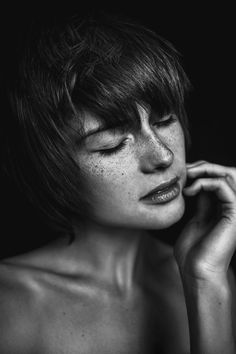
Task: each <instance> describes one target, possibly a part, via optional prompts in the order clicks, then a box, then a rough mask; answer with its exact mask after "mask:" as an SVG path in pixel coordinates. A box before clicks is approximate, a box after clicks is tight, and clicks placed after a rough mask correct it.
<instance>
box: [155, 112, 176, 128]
mask: <svg viewBox="0 0 236 354" xmlns="http://www.w3.org/2000/svg"><path fill="white" fill-rule="evenodd" d="M177 120H178V118H177V116H176V115H175V114H171V115H169V116H167V118H165V117H164V118H161V119H160V120H158V121H157V122H154V123H153V125H154V126H157V127H160V128H161V127H167V126H168V125H170V124H172V123H174V122H176V121H177Z"/></svg>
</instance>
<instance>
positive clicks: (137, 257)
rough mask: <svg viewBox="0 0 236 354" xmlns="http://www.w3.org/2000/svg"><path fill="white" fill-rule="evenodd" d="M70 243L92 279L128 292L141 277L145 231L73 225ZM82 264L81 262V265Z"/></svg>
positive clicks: (93, 225)
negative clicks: (72, 237)
mask: <svg viewBox="0 0 236 354" xmlns="http://www.w3.org/2000/svg"><path fill="white" fill-rule="evenodd" d="M74 233H75V240H74V241H73V243H72V244H71V246H72V247H73V249H74V250H76V253H77V256H76V258H77V259H79V260H80V269H81V264H83V265H84V270H85V271H86V273H89V274H88V275H89V276H91V277H92V278H93V279H96V281H99V282H102V283H103V282H105V283H106V284H109V285H112V286H113V287H115V289H116V290H117V291H119V292H120V293H123V294H127V293H129V292H130V291H131V290H132V289H133V288H134V286H135V285H137V283H139V281H140V279H141V276H142V269H143V256H144V254H145V245H146V243H147V232H146V231H144V230H130V229H117V228H112V227H104V226H101V225H98V224H94V223H92V222H91V223H89V224H87V225H86V226H83V227H81V226H80V227H78V226H76V225H75V226H74ZM81 262H82V263H81Z"/></svg>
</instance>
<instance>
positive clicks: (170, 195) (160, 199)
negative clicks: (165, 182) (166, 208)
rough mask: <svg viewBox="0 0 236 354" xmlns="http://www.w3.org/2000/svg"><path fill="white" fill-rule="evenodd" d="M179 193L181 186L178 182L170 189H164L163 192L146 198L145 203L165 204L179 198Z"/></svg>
mask: <svg viewBox="0 0 236 354" xmlns="http://www.w3.org/2000/svg"><path fill="white" fill-rule="evenodd" d="M179 193H180V186H179V183H178V182H177V183H175V184H172V185H171V186H169V187H168V188H165V189H163V190H162V191H158V192H156V193H153V194H152V195H150V196H149V197H146V198H144V199H143V201H144V202H145V203H147V204H165V203H169V202H170V201H172V200H173V199H175V198H176V197H178V195H179Z"/></svg>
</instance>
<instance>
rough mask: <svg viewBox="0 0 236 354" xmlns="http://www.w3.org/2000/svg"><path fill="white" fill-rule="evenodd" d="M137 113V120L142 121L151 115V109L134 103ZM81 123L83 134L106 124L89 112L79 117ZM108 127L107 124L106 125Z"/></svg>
mask: <svg viewBox="0 0 236 354" xmlns="http://www.w3.org/2000/svg"><path fill="white" fill-rule="evenodd" d="M136 107H137V111H138V114H139V119H140V121H142V120H143V119H148V118H149V116H150V113H151V109H150V107H148V106H145V107H144V106H143V105H141V104H138V103H136ZM81 122H82V124H83V128H84V131H85V133H87V132H89V131H90V130H95V129H97V128H100V127H104V126H105V125H106V124H105V122H104V121H103V120H102V119H101V118H100V117H98V116H97V115H95V114H94V113H91V112H84V114H83V115H82V117H81ZM108 125H109V124H108Z"/></svg>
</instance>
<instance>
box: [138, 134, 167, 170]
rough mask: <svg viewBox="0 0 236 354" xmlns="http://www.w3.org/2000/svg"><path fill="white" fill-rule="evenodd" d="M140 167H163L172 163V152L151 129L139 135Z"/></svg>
mask: <svg viewBox="0 0 236 354" xmlns="http://www.w3.org/2000/svg"><path fill="white" fill-rule="evenodd" d="M140 144H141V154H140V162H141V168H142V169H144V170H152V169H155V168H165V167H168V166H169V165H171V164H172V161H173V157H174V154H173V152H172V151H171V149H170V148H169V147H168V146H167V144H166V142H165V141H164V139H161V137H160V136H158V134H157V133H154V132H153V131H152V130H151V129H150V130H149V129H148V131H147V130H146V131H145V132H144V133H143V134H142V136H141V137H140Z"/></svg>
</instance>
